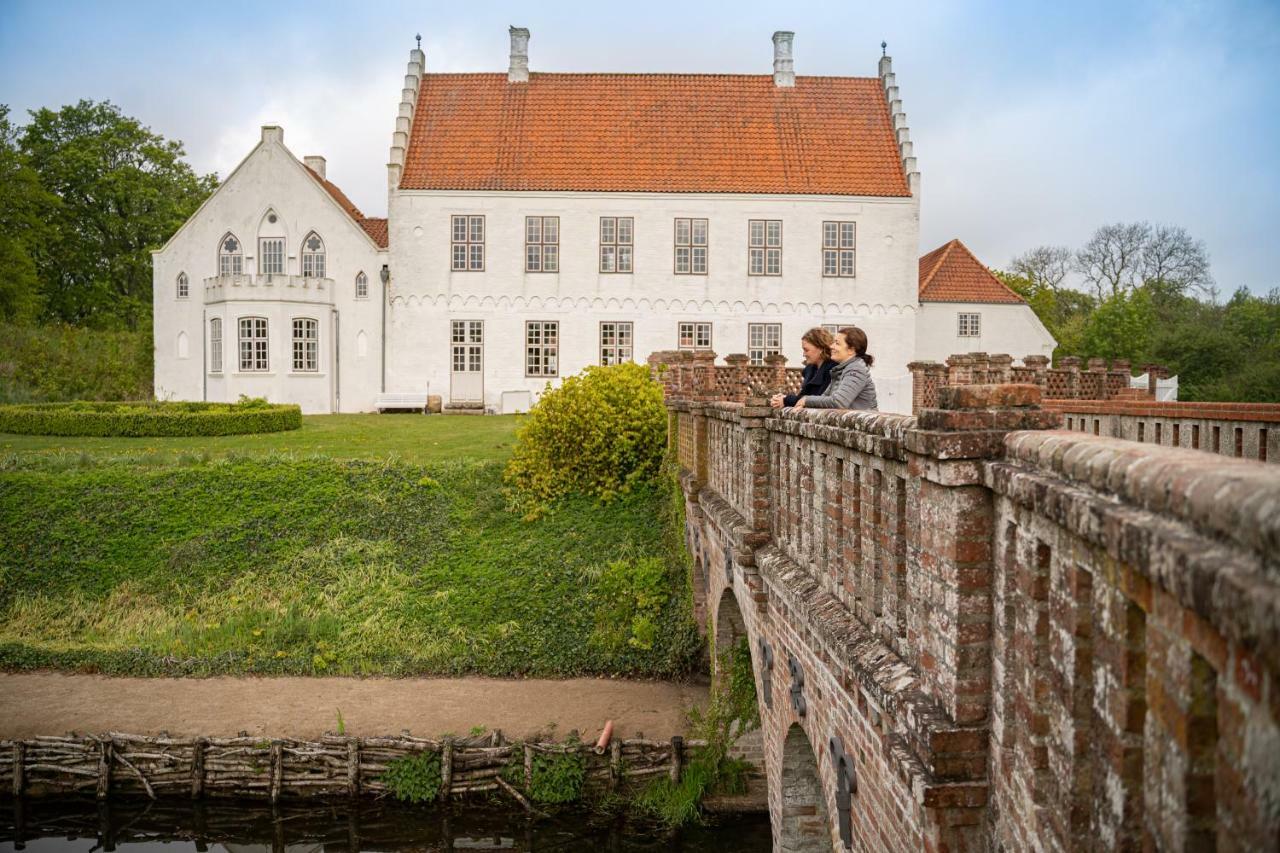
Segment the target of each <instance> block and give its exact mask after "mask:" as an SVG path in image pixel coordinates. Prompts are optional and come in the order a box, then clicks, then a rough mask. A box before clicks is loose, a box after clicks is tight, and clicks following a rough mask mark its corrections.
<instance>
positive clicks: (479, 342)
mask: <svg viewBox="0 0 1280 853" xmlns="http://www.w3.org/2000/svg"><path fill="white" fill-rule="evenodd" d="M450 322H451V323H452V334H450V336H449V340H450V343H449V347H450V352H449V363H450V365H451V366H452V370H451V373H452V376H451V380H450V383H449V398H450V400H451V401H452V402H454V403H482V402H484V323H483V321H481V320H452V321H450Z"/></svg>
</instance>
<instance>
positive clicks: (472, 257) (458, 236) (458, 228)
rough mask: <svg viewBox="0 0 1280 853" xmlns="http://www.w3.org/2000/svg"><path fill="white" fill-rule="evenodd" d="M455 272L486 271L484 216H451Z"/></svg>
mask: <svg viewBox="0 0 1280 853" xmlns="http://www.w3.org/2000/svg"><path fill="white" fill-rule="evenodd" d="M450 221H451V223H452V224H451V231H452V234H451V236H452V242H453V267H452V269H453V271H454V272H483V271H484V217H483V216H454V217H452V218H451V220H450Z"/></svg>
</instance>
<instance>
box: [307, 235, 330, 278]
mask: <svg viewBox="0 0 1280 853" xmlns="http://www.w3.org/2000/svg"><path fill="white" fill-rule="evenodd" d="M302 277H303V278H324V277H325V276H324V240H321V239H320V235H319V234H317V233H316V232H314V231H312V232H311V233H310V234H308V235H307V236H306V238H305V239H304V240H303V241H302Z"/></svg>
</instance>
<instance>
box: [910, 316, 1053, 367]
mask: <svg viewBox="0 0 1280 853" xmlns="http://www.w3.org/2000/svg"><path fill="white" fill-rule="evenodd" d="M961 313H977V314H981V315H982V322H981V326H980V328H981V332H982V333H981V334H980V335H978V336H977V337H963V338H962V337H960V335H959V330H960V326H959V315H960V314H961ZM1055 346H1057V342H1056V341H1054V339H1053V336H1052V335H1050V334H1049V330H1048V329H1046V328H1045V327H1044V324H1043V323H1041V322H1040V318H1039V317H1037V316H1036V314H1035V312H1034V311H1032V310H1031V306H1029V305H1011V304H995V303H976V302H922V303H920V313H919V319H918V323H917V326H916V353H917V355H916V358H918V359H920V360H921V361H946V360H947V358H949V357H950V356H953V355H956V354H958V353H967V352H986V353H1007V354H1009V355H1011V356H1013V357H1014V359H1021V358H1022V357H1023V356H1025V355H1049V356H1051V355H1052V354H1053V348H1054V347H1055Z"/></svg>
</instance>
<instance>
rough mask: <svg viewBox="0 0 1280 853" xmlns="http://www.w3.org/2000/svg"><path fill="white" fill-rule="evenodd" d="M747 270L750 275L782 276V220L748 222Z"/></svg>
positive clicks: (753, 220)
mask: <svg viewBox="0 0 1280 853" xmlns="http://www.w3.org/2000/svg"><path fill="white" fill-rule="evenodd" d="M747 270H748V273H749V274H750V275H782V220H781V219H751V220H748V221H747Z"/></svg>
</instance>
